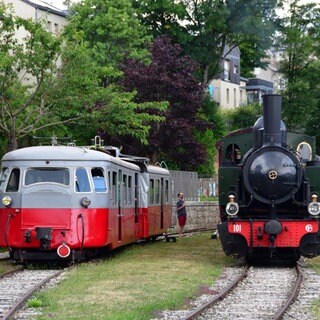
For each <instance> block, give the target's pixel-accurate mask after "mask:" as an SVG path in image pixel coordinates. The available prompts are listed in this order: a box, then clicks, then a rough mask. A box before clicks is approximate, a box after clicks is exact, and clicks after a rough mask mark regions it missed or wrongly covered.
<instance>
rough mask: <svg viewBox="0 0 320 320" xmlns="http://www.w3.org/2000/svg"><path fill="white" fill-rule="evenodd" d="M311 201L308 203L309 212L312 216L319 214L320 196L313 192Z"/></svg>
mask: <svg viewBox="0 0 320 320" xmlns="http://www.w3.org/2000/svg"><path fill="white" fill-rule="evenodd" d="M311 200H312V201H311V202H310V203H309V205H308V212H309V213H310V214H311V215H312V216H317V215H319V214H320V203H319V202H318V196H317V195H316V194H313V195H312V196H311Z"/></svg>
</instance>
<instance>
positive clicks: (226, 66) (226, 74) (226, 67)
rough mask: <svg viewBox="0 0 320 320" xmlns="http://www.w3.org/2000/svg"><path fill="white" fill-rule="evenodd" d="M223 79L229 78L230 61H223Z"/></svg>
mask: <svg viewBox="0 0 320 320" xmlns="http://www.w3.org/2000/svg"><path fill="white" fill-rule="evenodd" d="M224 80H230V61H229V60H225V61H224Z"/></svg>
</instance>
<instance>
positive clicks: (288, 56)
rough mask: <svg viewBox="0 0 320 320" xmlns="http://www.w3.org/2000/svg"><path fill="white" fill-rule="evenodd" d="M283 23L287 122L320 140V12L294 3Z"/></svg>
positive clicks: (284, 104) (314, 7)
mask: <svg viewBox="0 0 320 320" xmlns="http://www.w3.org/2000/svg"><path fill="white" fill-rule="evenodd" d="M282 22H283V24H282V28H281V34H280V37H279V38H278V45H279V47H280V48H281V49H282V50H283V61H282V63H281V72H282V74H283V76H284V79H285V80H286V83H287V85H286V87H285V88H284V89H283V92H282V93H283V114H284V121H285V123H286V125H287V127H288V128H290V129H294V130H299V131H305V132H306V133H308V134H311V135H318V137H319V127H320V126H319V123H320V116H319V111H318V110H319V107H320V103H319V101H320V85H319V83H320V81H319V74H320V73H319V72H320V63H319V58H320V9H319V8H318V7H317V5H316V4H308V5H301V6H300V5H298V1H292V2H291V4H290V9H289V11H288V14H287V15H286V16H285V17H284V18H283V21H282ZM318 140H319V139H318Z"/></svg>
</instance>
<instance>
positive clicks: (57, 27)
mask: <svg viewBox="0 0 320 320" xmlns="http://www.w3.org/2000/svg"><path fill="white" fill-rule="evenodd" d="M54 34H56V35H58V34H59V25H58V24H57V23H55V24H54Z"/></svg>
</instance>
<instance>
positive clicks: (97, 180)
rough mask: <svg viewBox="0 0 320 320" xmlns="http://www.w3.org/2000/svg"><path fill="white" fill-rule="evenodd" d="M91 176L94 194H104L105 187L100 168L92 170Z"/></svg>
mask: <svg viewBox="0 0 320 320" xmlns="http://www.w3.org/2000/svg"><path fill="white" fill-rule="evenodd" d="M91 176H92V180H93V185H94V190H95V191H96V192H106V191H107V185H106V180H105V178H104V171H103V169H102V168H92V169H91Z"/></svg>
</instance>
